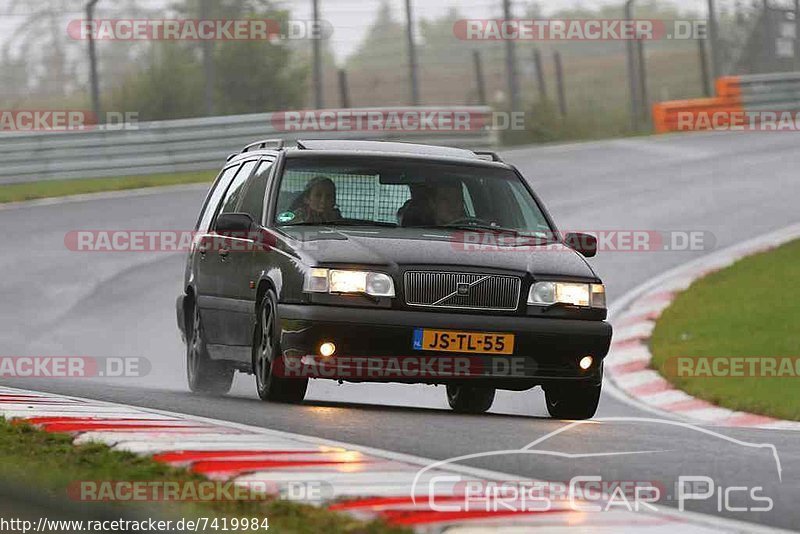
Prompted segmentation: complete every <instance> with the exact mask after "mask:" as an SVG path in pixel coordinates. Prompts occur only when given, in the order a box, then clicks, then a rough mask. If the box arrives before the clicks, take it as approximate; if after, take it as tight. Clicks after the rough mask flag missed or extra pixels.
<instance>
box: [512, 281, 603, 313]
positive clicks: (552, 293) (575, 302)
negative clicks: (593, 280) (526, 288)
mask: <svg viewBox="0 0 800 534" xmlns="http://www.w3.org/2000/svg"><path fill="white" fill-rule="evenodd" d="M528 304H530V305H533V306H551V305H553V304H570V305H572V306H583V307H589V306H591V307H592V308H605V307H606V290H605V287H603V284H579V283H573V282H536V283H535V284H533V285H532V286H531V290H530V292H529V293H528Z"/></svg>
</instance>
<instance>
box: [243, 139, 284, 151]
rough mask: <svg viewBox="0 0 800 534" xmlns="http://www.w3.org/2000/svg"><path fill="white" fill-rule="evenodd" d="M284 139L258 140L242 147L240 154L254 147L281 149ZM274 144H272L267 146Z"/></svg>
mask: <svg viewBox="0 0 800 534" xmlns="http://www.w3.org/2000/svg"><path fill="white" fill-rule="evenodd" d="M283 144H284V141H283V139H262V140H261V141H256V142H255V143H250V144H249V145H247V146H246V147H244V148H243V149H242V151H241V152H240V154H242V153H244V152H248V151H250V150H251V149H253V148H274V149H276V150H280V149H281V148H283ZM267 145H272V146H267Z"/></svg>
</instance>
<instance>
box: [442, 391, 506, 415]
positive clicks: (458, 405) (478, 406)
mask: <svg viewBox="0 0 800 534" xmlns="http://www.w3.org/2000/svg"><path fill="white" fill-rule="evenodd" d="M494 392H495V389H494V388H486V387H477V386H462V385H454V384H448V385H447V402H448V403H449V404H450V408H452V409H453V411H455V412H458V413H472V414H478V413H484V412H486V411H487V410H489V408H491V407H492V403H493V402H494Z"/></svg>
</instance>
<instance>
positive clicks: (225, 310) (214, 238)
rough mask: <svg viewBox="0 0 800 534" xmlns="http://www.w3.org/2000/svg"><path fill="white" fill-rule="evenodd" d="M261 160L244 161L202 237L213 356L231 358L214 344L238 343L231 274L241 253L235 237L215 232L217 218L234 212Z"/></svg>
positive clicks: (205, 310)
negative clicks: (231, 329) (233, 329)
mask: <svg viewBox="0 0 800 534" xmlns="http://www.w3.org/2000/svg"><path fill="white" fill-rule="evenodd" d="M257 162H258V160H256V159H252V160H249V161H246V162H244V163H243V164H242V165H241V166H240V167H238V170H237V171H236V175H235V176H234V177H233V180H231V181H230V184H229V185H228V188H227V190H226V191H225V194H224V196H223V198H222V200H221V202H219V204H218V208H217V210H216V211H215V212H214V213H213V214H212V215H211V222H210V224H209V226H208V231H207V232H206V233H205V234H203V235H201V236H199V239H200V241H199V244H198V249H199V254H200V255H201V258H204V259H201V260H200V263H201V264H202V268H201V273H202V274H201V275H200V276H198V281H197V283H198V286H200V287H201V288H200V289H198V304H199V305H200V309H201V314H202V317H203V330H204V333H205V336H206V343H207V344H208V345H209V351H210V352H211V356H212V357H214V358H217V357H219V358H225V359H229V358H228V355H226V354H224V352H225V351H224V349H222V348H219V347H215V346H230V345H235V344H236V343H235V342H234V340H235V339H236V338H237V335H236V332H231V331H230V329H229V327H230V325H231V324H232V323H233V321H232V317H231V315H232V314H236V311H237V307H236V305H237V304H238V300H237V298H236V293H235V291H233V290H232V286H233V283H232V282H231V280H230V277H232V276H234V269H235V267H234V265H235V262H234V261H233V260H235V257H236V255H237V254H241V253H239V252H237V251H235V250H234V249H236V248H237V247H236V244H235V243H234V241H233V240H234V239H235V238H232V237H229V236H224V235H218V234H217V233H216V231H215V228H216V220H217V218H218V217H219V214H220V213H233V212H234V211H235V207H236V205H237V204H238V202H239V200H240V195H241V194H242V191H243V188H244V185H245V184H246V183H247V179H248V178H249V177H250V174H251V173H252V172H253V169H254V168H255V166H256V164H257Z"/></svg>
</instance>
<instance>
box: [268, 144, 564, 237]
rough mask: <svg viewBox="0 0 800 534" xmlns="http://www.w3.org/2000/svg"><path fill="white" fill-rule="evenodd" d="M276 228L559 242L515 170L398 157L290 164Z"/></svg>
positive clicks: (293, 161)
mask: <svg viewBox="0 0 800 534" xmlns="http://www.w3.org/2000/svg"><path fill="white" fill-rule="evenodd" d="M275 223H276V224H277V225H279V226H295V225H321V226H362V225H363V226H381V227H386V226H388V227H406V228H415V227H416V228H453V229H463V228H469V229H479V230H486V231H498V232H512V233H515V234H521V235H526V236H540V237H543V238H546V237H547V236H549V235H552V231H551V228H550V225H549V224H548V222H547V218H546V217H545V216H544V213H543V212H542V210H541V209H540V208H539V206H538V204H537V203H536V201H535V199H534V197H533V196H532V195H531V194H530V192H529V191H528V189H527V188H526V187H525V185H524V184H523V183H522V181H521V180H520V178H519V177H518V176H517V175H516V173H514V172H513V171H511V170H509V169H504V168H501V167H490V166H484V165H468V164H457V163H440V162H430V161H413V160H412V161H409V160H408V159H402V160H401V159H395V158H364V157H348V158H347V159H344V158H341V157H338V158H334V157H324V158H319V157H313V158H312V157H299V158H289V159H288V160H287V162H286V166H285V168H284V172H283V177H282V180H281V184H280V189H279V192H278V199H277V206H276V210H275Z"/></svg>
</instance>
